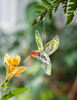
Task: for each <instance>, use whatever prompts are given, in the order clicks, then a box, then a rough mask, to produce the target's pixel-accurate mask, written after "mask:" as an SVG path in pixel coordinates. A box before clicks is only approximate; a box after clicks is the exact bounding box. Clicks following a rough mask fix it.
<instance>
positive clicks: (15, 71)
mask: <svg viewBox="0 0 77 100" xmlns="http://www.w3.org/2000/svg"><path fill="white" fill-rule="evenodd" d="M20 59H21V57H20V56H19V55H17V56H16V57H14V56H11V57H10V56H9V55H8V54H5V57H4V63H5V66H6V71H7V76H6V82H7V81H9V79H10V78H11V77H12V76H18V77H19V76H20V73H21V72H23V71H25V70H27V67H25V66H20V67H17V66H18V64H19V62H20Z"/></svg>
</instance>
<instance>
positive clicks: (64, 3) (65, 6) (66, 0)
mask: <svg viewBox="0 0 77 100" xmlns="http://www.w3.org/2000/svg"><path fill="white" fill-rule="evenodd" d="M61 3H62V6H63V7H62V8H63V10H64V14H65V13H66V12H67V3H68V0H61Z"/></svg>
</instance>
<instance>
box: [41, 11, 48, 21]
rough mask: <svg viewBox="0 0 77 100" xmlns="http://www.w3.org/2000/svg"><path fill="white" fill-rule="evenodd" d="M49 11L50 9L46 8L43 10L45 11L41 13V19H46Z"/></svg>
mask: <svg viewBox="0 0 77 100" xmlns="http://www.w3.org/2000/svg"><path fill="white" fill-rule="evenodd" d="M47 11H48V10H47V9H46V10H45V11H43V12H42V13H41V15H40V21H42V20H44V18H45V16H46V14H47Z"/></svg>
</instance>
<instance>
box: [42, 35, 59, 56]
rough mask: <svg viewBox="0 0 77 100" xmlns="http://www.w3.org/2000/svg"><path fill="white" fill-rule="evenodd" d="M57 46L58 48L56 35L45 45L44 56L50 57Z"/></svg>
mask: <svg viewBox="0 0 77 100" xmlns="http://www.w3.org/2000/svg"><path fill="white" fill-rule="evenodd" d="M58 46H59V37H58V36H57V35H56V36H55V38H54V39H53V40H52V41H49V42H48V43H47V44H46V45H45V47H44V49H43V51H45V53H46V54H48V55H51V54H52V53H54V52H55V51H56V50H57V49H58Z"/></svg>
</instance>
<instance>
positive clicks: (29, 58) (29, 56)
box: [23, 55, 31, 63]
mask: <svg viewBox="0 0 77 100" xmlns="http://www.w3.org/2000/svg"><path fill="white" fill-rule="evenodd" d="M30 58H31V57H30V55H29V56H28V57H27V58H26V59H25V60H24V61H23V62H24V63H25V62H26V61H27V60H29V59H30Z"/></svg>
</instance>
